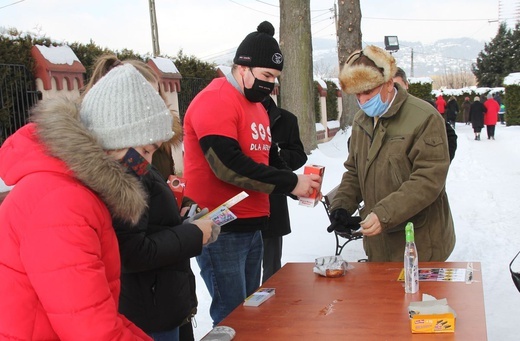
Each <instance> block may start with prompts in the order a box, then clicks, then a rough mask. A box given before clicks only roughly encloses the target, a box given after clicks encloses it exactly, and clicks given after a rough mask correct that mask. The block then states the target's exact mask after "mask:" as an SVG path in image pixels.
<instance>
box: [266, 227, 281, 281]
mask: <svg viewBox="0 0 520 341" xmlns="http://www.w3.org/2000/svg"><path fill="white" fill-rule="evenodd" d="M282 238H283V237H281V236H280V237H270V238H263V239H264V258H263V264H262V267H263V273H262V284H263V283H264V282H265V281H267V280H268V279H269V277H271V276H272V275H273V274H274V273H275V272H276V271H278V270H280V268H281V267H282Z"/></svg>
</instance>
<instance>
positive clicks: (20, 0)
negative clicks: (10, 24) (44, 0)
mask: <svg viewBox="0 0 520 341" xmlns="http://www.w3.org/2000/svg"><path fill="white" fill-rule="evenodd" d="M24 1H25V0H19V1H16V2H13V3H11V4H9V5H5V6H2V7H0V9H2V8H6V7H9V6H12V5H16V4H18V3H20V2H24Z"/></svg>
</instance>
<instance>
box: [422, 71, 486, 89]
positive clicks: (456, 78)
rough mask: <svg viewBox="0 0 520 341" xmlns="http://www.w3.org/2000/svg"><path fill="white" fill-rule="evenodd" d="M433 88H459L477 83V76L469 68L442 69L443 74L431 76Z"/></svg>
mask: <svg viewBox="0 0 520 341" xmlns="http://www.w3.org/2000/svg"><path fill="white" fill-rule="evenodd" d="M431 79H432V80H433V88H434V89H439V88H448V89H460V88H465V87H468V86H473V85H476V84H477V78H476V77H475V75H474V74H473V73H472V72H471V71H470V70H469V69H463V68H460V69H459V70H458V71H457V70H454V69H446V70H444V74H440V75H433V76H431Z"/></svg>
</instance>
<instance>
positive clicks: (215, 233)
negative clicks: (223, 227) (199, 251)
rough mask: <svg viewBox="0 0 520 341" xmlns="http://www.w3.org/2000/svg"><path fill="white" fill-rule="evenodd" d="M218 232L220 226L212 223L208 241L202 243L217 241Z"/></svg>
mask: <svg viewBox="0 0 520 341" xmlns="http://www.w3.org/2000/svg"><path fill="white" fill-rule="evenodd" d="M219 234H220V226H218V225H217V224H215V223H213V224H212V225H211V237H209V239H208V241H207V242H206V244H204V245H208V244H211V243H213V242H215V241H217V238H218V235H219Z"/></svg>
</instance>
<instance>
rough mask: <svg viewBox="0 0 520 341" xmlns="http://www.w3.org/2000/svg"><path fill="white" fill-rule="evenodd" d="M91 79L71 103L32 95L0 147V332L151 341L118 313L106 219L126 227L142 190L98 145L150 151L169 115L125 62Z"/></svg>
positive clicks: (166, 134) (163, 134)
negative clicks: (35, 101) (28, 117)
mask: <svg viewBox="0 0 520 341" xmlns="http://www.w3.org/2000/svg"><path fill="white" fill-rule="evenodd" d="M96 86H99V87H102V89H101V91H95V90H94V89H95V88H93V89H92V90H91V91H90V92H89V93H88V94H87V96H85V98H84V99H83V102H82V107H81V109H80V110H78V107H77V105H76V104H75V103H74V102H71V101H70V100H67V99H55V100H46V101H42V102H41V103H40V104H39V105H38V106H37V107H36V109H35V110H34V113H33V116H32V120H33V123H29V124H28V125H26V126H25V127H23V128H21V129H19V130H18V131H17V132H16V133H15V134H14V135H12V136H11V137H10V138H8V139H7V140H6V141H5V142H4V144H3V145H2V147H1V148H0V177H1V178H2V179H3V180H4V181H5V183H6V184H7V185H15V186H14V188H13V189H12V190H11V192H10V193H9V195H8V196H7V197H6V199H5V200H4V201H3V203H2V205H0V278H1V280H0V297H1V299H0V339H9V340H11V339H12V340H75V341H77V340H107V341H108V340H151V338H150V337H148V336H147V335H146V334H145V333H144V332H143V331H141V330H140V329H139V328H137V327H136V326H135V325H134V324H132V323H131V322H129V321H128V320H127V319H126V318H125V317H124V316H123V315H121V314H119V313H118V304H119V303H118V300H119V292H120V282H119V277H120V271H121V262H120V258H119V257H120V256H119V248H118V242H117V238H116V234H115V232H114V229H113V227H112V220H111V215H112V216H114V217H116V218H119V219H124V220H127V221H129V222H131V223H133V224H135V223H136V222H137V221H138V220H139V219H140V217H141V215H142V213H143V212H144V210H145V208H146V195H145V193H144V191H143V189H142V188H141V185H140V184H139V180H138V179H137V178H135V177H134V176H132V175H130V174H126V172H125V168H124V167H123V166H122V165H121V164H120V163H119V162H118V161H116V160H115V159H114V158H113V157H111V156H109V155H108V154H107V152H106V151H105V150H118V149H124V148H128V147H135V148H136V149H144V150H147V149H148V150H150V149H151V148H154V146H155V145H157V144H160V143H161V142H162V141H165V140H168V139H169V138H171V136H172V132H171V123H172V121H171V120H172V119H171V115H170V113H169V111H168V109H167V108H166V105H165V104H164V101H163V100H162V99H161V97H160V96H159V95H158V94H157V93H156V91H155V89H154V88H153V87H152V86H151V85H150V83H149V82H147V81H146V80H145V78H144V77H143V76H142V75H141V74H140V73H139V72H138V71H137V70H136V69H135V68H134V67H132V66H130V65H128V66H124V67H118V68H115V69H114V70H112V71H111V72H110V73H109V74H108V75H107V76H106V77H104V79H102V80H100V81H99V82H98V84H96ZM80 114H81V121H80V119H79V115H80ZM92 125H97V126H96V129H97V130H98V132H103V133H102V134H101V133H100V134H96V135H95V136H94V135H93V134H92V133H91V132H90V131H92V130H94V129H90V128H89V129H87V128H86V126H92ZM129 130H131V131H129ZM131 149H132V148H131Z"/></svg>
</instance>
